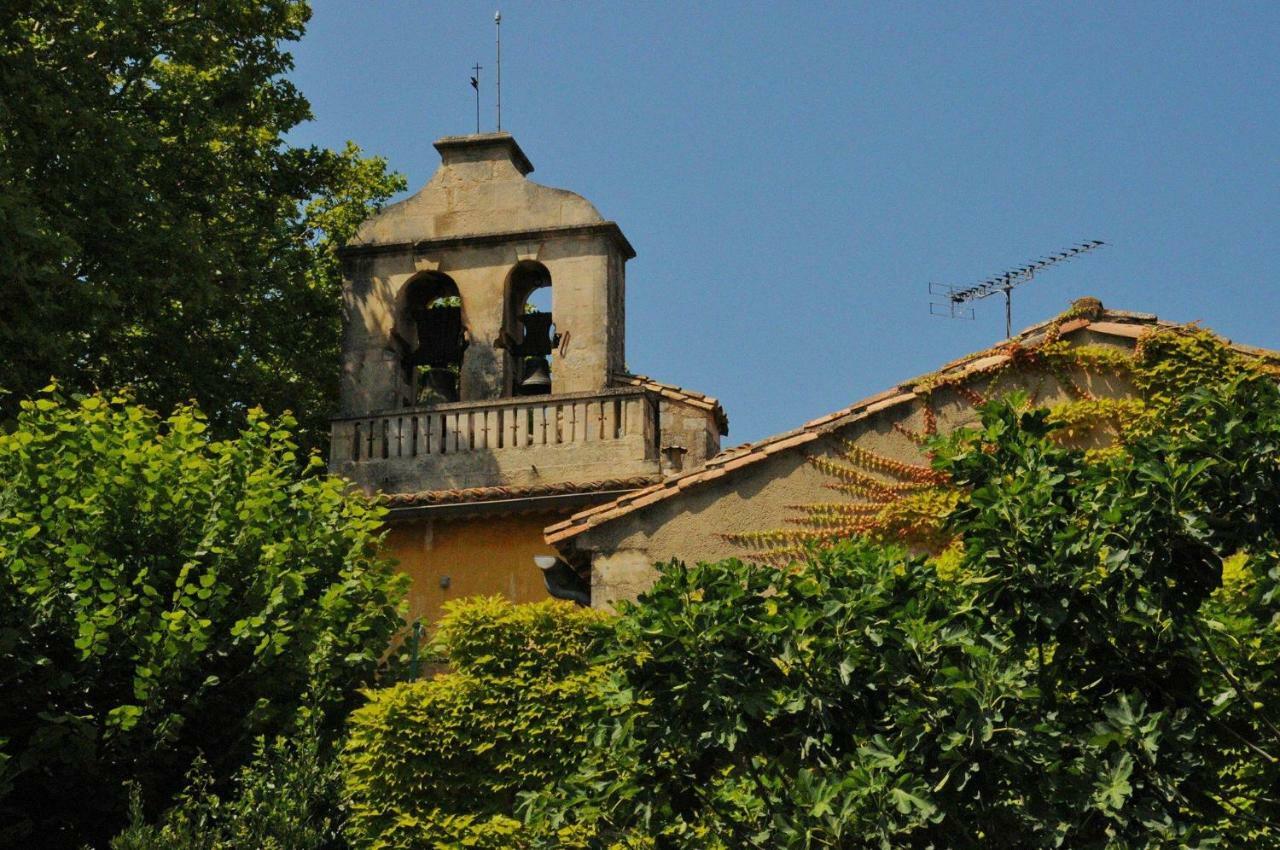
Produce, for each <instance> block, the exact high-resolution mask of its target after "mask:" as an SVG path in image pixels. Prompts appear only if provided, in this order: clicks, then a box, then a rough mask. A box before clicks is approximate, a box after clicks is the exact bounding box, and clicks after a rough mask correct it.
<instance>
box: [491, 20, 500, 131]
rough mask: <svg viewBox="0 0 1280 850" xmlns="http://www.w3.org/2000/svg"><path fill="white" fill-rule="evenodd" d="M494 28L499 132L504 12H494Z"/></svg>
mask: <svg viewBox="0 0 1280 850" xmlns="http://www.w3.org/2000/svg"><path fill="white" fill-rule="evenodd" d="M493 28H494V31H495V32H496V34H497V41H498V67H497V76H498V132H499V133H501V132H502V12H501V11H497V12H494V13H493Z"/></svg>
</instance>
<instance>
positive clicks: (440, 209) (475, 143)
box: [348, 133, 604, 246]
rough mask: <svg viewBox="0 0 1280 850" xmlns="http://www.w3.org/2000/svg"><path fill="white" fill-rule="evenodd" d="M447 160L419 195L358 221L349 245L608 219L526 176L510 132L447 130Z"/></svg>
mask: <svg viewBox="0 0 1280 850" xmlns="http://www.w3.org/2000/svg"><path fill="white" fill-rule="evenodd" d="M435 147H436V150H438V151H439V152H440V158H441V160H442V162H441V164H440V167H439V168H437V169H436V173H435V174H434V175H432V177H431V179H430V180H429V181H428V182H427V185H426V186H424V187H422V189H421V190H419V191H418V193H417V194H415V195H413V196H411V197H409V198H406V199H405V200H403V201H400V202H399V203H395V204H391V205H390V206H388V207H386V208H385V209H383V210H382V211H381V212H379V213H378V214H377V215H375V216H373V217H372V218H370V219H368V220H367V221H365V222H364V224H362V225H360V229H359V230H358V231H357V232H356V235H355V238H354V239H352V240H351V241H350V242H349V243H348V245H350V246H361V245H386V244H401V243H405V242H420V241H426V240H434V239H448V238H451V237H458V236H476V235H483V234H489V233H508V232H517V231H528V230H538V229H543V228H551V227H565V226H573V225H584V224H600V223H603V222H604V219H603V218H602V217H601V215H600V213H599V212H598V211H597V210H596V208H595V207H594V206H593V205H592V204H591V202H589V201H588V200H587V199H586V198H584V197H582V196H581V195H577V194H574V193H573V192H569V191H566V190H564V189H553V188H551V187H550V186H542V185H540V184H538V183H534V182H533V181H532V180H529V179H528V177H527V176H526V175H528V174H529V172H531V171H533V165H532V164H531V163H530V162H529V159H528V158H527V157H526V156H525V155H524V151H522V150H520V146H519V145H518V144H516V140H515V139H514V138H513V137H512V136H511V134H510V133H483V134H480V135H474V136H445V137H444V138H443V139H439V140H437V141H436V143H435Z"/></svg>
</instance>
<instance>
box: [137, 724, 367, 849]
mask: <svg viewBox="0 0 1280 850" xmlns="http://www.w3.org/2000/svg"><path fill="white" fill-rule="evenodd" d="M301 725H302V728H301V729H300V730H299V731H298V732H296V733H294V734H293V735H291V736H289V737H285V736H280V737H277V738H276V739H275V740H274V741H272V742H271V743H270V744H268V743H267V742H266V741H265V740H263V739H260V740H259V741H258V743H257V746H256V748H255V750H254V755H253V759H252V760H251V761H250V762H249V763H248V764H246V765H245V766H244V767H242V768H241V769H240V770H239V771H237V772H236V775H235V777H234V780H233V782H232V783H231V788H230V791H231V793H230V794H219V792H218V790H217V788H216V787H215V784H214V782H213V781H212V779H211V777H210V776H209V774H208V772H207V771H206V770H205V769H204V767H203V765H202V764H201V763H197V765H196V766H195V768H193V770H192V772H191V775H190V782H189V784H188V787H187V789H186V790H185V791H184V792H183V793H182V794H181V795H180V796H179V798H178V802H177V804H176V805H175V806H174V807H173V808H172V809H170V810H169V811H167V812H165V814H164V816H163V817H162V818H161V819H160V821H159V823H155V824H152V823H148V822H147V820H146V815H145V812H144V810H143V806H142V803H141V800H140V799H139V798H138V795H137V794H136V793H134V794H133V796H132V799H131V800H130V824H129V826H128V827H127V828H126V829H125V830H124V832H122V833H121V834H120V835H118V836H116V837H115V838H114V839H112V841H111V850H341V848H344V847H346V844H345V842H344V841H343V840H342V835H341V826H342V780H341V776H340V775H339V772H338V763H337V761H336V759H334V758H333V757H332V753H331V752H330V748H329V747H328V746H327V745H326V744H325V742H324V741H323V740H322V739H321V736H320V735H319V734H318V732H319V730H318V729H316V728H315V727H314V726H313V725H311V724H310V723H309V722H307V721H304V722H303V723H302V724H301Z"/></svg>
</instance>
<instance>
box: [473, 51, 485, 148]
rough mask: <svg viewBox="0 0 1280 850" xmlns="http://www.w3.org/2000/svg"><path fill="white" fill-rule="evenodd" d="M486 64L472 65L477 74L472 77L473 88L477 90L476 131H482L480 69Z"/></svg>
mask: <svg viewBox="0 0 1280 850" xmlns="http://www.w3.org/2000/svg"><path fill="white" fill-rule="evenodd" d="M483 67H484V66H483V65H481V64H480V63H479V62H477V63H476V64H475V65H473V66H472V67H471V70H472V71H475V76H474V77H472V78H471V88H473V89H475V90H476V133H477V134H478V133H479V132H480V69H481V68H483Z"/></svg>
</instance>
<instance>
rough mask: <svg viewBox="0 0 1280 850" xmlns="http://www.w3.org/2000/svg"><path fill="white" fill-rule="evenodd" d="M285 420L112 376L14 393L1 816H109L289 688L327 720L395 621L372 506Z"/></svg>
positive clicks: (341, 707)
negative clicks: (110, 382) (132, 398)
mask: <svg viewBox="0 0 1280 850" xmlns="http://www.w3.org/2000/svg"><path fill="white" fill-rule="evenodd" d="M291 424H292V423H291V421H290V420H288V419H287V418H286V419H282V420H272V419H270V418H268V417H266V416H265V415H263V414H261V413H259V412H254V413H251V415H250V416H249V419H248V423H247V425H245V427H244V429H243V430H242V432H241V433H240V434H239V436H237V437H236V438H234V439H228V440H213V439H210V437H209V436H208V427H207V423H206V421H205V419H204V418H203V417H202V416H201V415H200V414H199V413H198V412H197V411H196V410H195V409H193V408H186V407H183V408H179V409H177V410H176V411H175V412H174V413H173V414H172V415H171V416H169V417H168V418H166V419H161V418H160V417H159V416H157V415H156V414H154V413H152V412H150V411H149V410H148V409H146V408H144V407H141V406H138V405H136V404H133V403H131V402H129V401H128V400H126V399H123V398H119V397H115V398H112V397H105V396H101V395H93V396H88V397H81V398H79V399H78V400H75V401H70V402H68V401H63V400H62V399H60V398H59V397H58V396H56V395H52V394H46V395H43V396H40V397H38V398H37V399H35V400H34V401H28V402H24V403H23V409H22V412H21V414H20V415H19V417H18V419H17V421H16V425H15V428H14V429H13V430H12V431H11V432H10V433H7V434H3V435H0V738H3V739H4V740H0V794H2V795H3V796H0V824H4V825H5V826H6V827H8V828H9V829H10V830H11V832H10V835H9V837H10V838H13V837H14V833H15V832H17V831H19V830H23V829H26V830H31V829H34V830H35V831H36V832H35V834H37V835H39V836H40V839H41V842H42V846H48V847H60V846H66V847H71V846H79V843H80V842H82V841H85V840H88V839H91V838H105V837H106V836H109V835H111V834H113V833H114V832H115V831H117V830H118V829H119V827H120V825H121V823H122V819H123V814H124V810H125V799H124V795H125V789H124V787H123V783H124V782H125V781H126V780H131V781H133V782H136V783H137V784H138V786H139V787H140V789H141V792H142V796H143V798H144V799H145V800H146V801H147V802H148V804H151V805H160V804H163V803H165V802H167V798H168V797H169V796H170V795H172V794H173V793H174V791H175V790H176V789H178V788H180V787H181V786H182V778H183V775H184V774H185V773H186V772H187V770H188V768H189V767H190V765H191V764H192V762H193V759H194V758H195V757H196V754H197V753H203V755H204V757H205V758H206V759H207V761H208V772H209V775H210V776H212V777H213V778H214V779H215V780H222V779H224V778H226V777H227V776H228V775H229V774H230V773H232V772H233V771H234V770H235V769H236V768H237V767H238V766H239V765H240V764H242V763H243V762H244V761H245V760H246V759H247V758H248V757H249V755H250V754H251V752H252V749H253V742H254V740H255V738H257V737H258V736H260V735H268V736H272V735H274V734H276V733H278V732H280V731H283V730H286V729H288V728H289V725H290V724H291V723H292V722H293V720H294V716H295V714H296V712H297V709H298V707H299V705H301V704H302V703H303V701H304V700H306V701H309V702H310V703H312V704H314V705H316V706H317V710H318V711H319V713H320V714H321V716H322V719H321V720H318V721H317V722H318V723H320V724H321V727H322V728H324V729H332V727H333V726H334V725H335V724H336V723H337V722H339V721H340V719H341V717H342V716H343V715H344V714H345V712H346V711H347V710H348V709H349V708H350V707H351V702H352V700H353V699H355V698H356V697H355V693H354V691H355V689H356V688H358V687H360V686H362V685H364V684H367V683H369V682H370V681H371V680H372V675H373V673H374V671H375V669H376V667H377V665H378V664H379V662H380V659H381V657H382V655H383V654H384V652H385V651H386V648H387V647H388V645H389V643H390V641H391V639H392V638H393V636H394V635H395V633H396V631H397V629H398V628H399V627H400V625H401V622H402V621H401V619H400V617H399V614H398V606H399V603H400V600H401V597H402V594H403V588H404V579H403V577H401V576H397V575H395V574H394V573H393V572H392V570H391V568H390V566H389V565H388V564H387V563H385V562H384V561H383V560H381V559H380V557H379V556H378V555H377V554H376V551H375V548H376V544H377V542H378V536H377V535H378V529H379V527H380V524H381V521H382V515H383V514H382V509H381V508H379V507H377V506H376V505H373V504H371V503H369V502H367V501H366V500H365V499H364V498H363V497H361V496H359V495H358V494H351V493H348V492H347V489H346V485H345V483H344V482H342V481H340V480H338V479H334V478H330V477H327V476H325V475H324V474H323V470H322V464H321V463H320V462H319V460H318V459H315V458H313V459H312V460H311V462H310V464H306V463H304V462H303V461H301V460H300V459H299V458H298V456H297V449H296V447H295V445H294V442H293V438H292V436H291V433H290V426H291Z"/></svg>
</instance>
